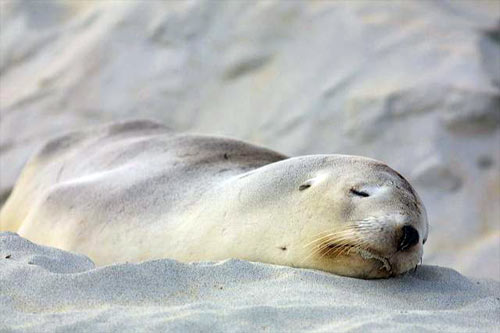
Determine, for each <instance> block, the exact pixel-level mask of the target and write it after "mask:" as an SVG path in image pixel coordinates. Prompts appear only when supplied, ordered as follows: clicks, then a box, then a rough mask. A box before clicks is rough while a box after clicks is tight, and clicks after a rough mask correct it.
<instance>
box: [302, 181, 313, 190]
mask: <svg viewBox="0 0 500 333" xmlns="http://www.w3.org/2000/svg"><path fill="white" fill-rule="evenodd" d="M313 182H314V179H308V180H306V181H305V182H303V183H302V184H300V186H299V191H304V190H306V189H308V188H309V187H311V186H312V184H313Z"/></svg>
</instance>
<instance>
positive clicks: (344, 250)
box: [327, 243, 392, 272]
mask: <svg viewBox="0 0 500 333" xmlns="http://www.w3.org/2000/svg"><path fill="white" fill-rule="evenodd" d="M327 248H328V250H329V251H332V250H333V253H336V254H338V255H342V254H345V255H350V254H351V253H353V252H354V253H356V254H358V255H359V256H360V257H361V258H363V259H365V260H370V259H375V260H378V261H380V262H381V263H382V266H381V267H380V270H382V269H385V270H386V271H387V272H392V266H391V263H390V261H389V259H387V258H386V257H383V256H381V255H380V254H378V253H377V252H376V251H373V250H370V249H367V248H362V247H359V246H355V245H349V244H342V245H339V244H335V243H332V244H329V245H328V246H327Z"/></svg>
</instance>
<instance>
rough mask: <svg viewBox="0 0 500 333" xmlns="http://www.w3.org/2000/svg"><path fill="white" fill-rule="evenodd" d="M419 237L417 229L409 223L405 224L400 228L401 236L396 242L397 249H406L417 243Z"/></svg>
mask: <svg viewBox="0 0 500 333" xmlns="http://www.w3.org/2000/svg"><path fill="white" fill-rule="evenodd" d="M419 239H420V237H419V234H418V231H417V229H415V228H414V227H412V226H411V225H405V226H403V227H402V228H401V236H400V237H399V241H398V244H397V250H398V251H406V250H408V249H410V248H412V247H413V246H415V245H416V244H418V241H419Z"/></svg>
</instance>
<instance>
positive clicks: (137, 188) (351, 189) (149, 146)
mask: <svg viewBox="0 0 500 333" xmlns="http://www.w3.org/2000/svg"><path fill="white" fill-rule="evenodd" d="M0 230H9V231H14V232H17V233H19V234H20V235H21V236H23V237H26V238H27V239H30V240H32V241H34V242H36V243H39V244H44V245H48V246H53V247H57V248H60V249H64V250H68V251H73V252H78V253H82V254H85V255H87V256H89V257H90V258H91V259H92V260H94V261H95V263H96V264H97V265H107V264H112V263H119V262H126V261H128V262H140V261H143V260H149V259H156V258H172V259H176V260H180V261H184V262H191V261H207V260H222V259H227V258H239V259H245V260H250V261H259V262H265V263H271V264H278V265H288V266H293V267H303V268H314V269H320V270H324V271H328V272H332V273H335V274H340V275H345V276H352V277H360V278H383V277H389V276H394V275H398V274H401V273H404V272H406V271H408V270H409V269H411V268H414V267H416V265H417V264H418V263H419V261H420V260H421V258H422V253H423V243H424V242H425V240H426V238H427V232H428V222H427V215H426V212H425V208H424V206H423V204H422V202H421V200H420V199H419V197H418V195H417V193H416V192H415V190H414V189H413V188H412V186H411V185H410V184H409V183H408V182H407V181H406V180H405V179H404V178H403V177H402V176H401V175H400V174H399V173H397V172H396V171H394V170H393V169H391V168H390V167H388V166H387V165H385V164H384V163H382V162H380V161H376V160H373V159H369V158H365V157H359V156H348V155H310V156H299V157H292V158H289V157H287V156H284V155H282V154H280V153H277V152H274V151H271V150H268V149H265V148H261V147H257V146H254V145H251V144H248V143H245V142H242V141H238V140H233V139H228V138H223V137H211V136H201V135H191V134H182V133H176V132H173V131H170V130H168V129H167V128H165V127H164V126H162V125H160V124H157V123H154V122H150V121H131V122H123V123H118V124H112V125H107V126H104V127H100V128H98V129H94V130H90V131H81V132H75V133H71V134H68V135H65V136H63V137H60V138H57V139H55V140H52V141H50V142H48V143H47V144H46V145H45V146H44V147H43V148H42V149H41V150H40V151H39V152H38V153H37V154H36V155H35V156H34V157H33V158H32V159H31V160H30V161H29V162H28V163H27V165H26V166H25V168H24V170H23V172H22V174H21V176H20V178H19V180H18V182H17V184H16V186H15V188H14V190H13V192H12V194H11V196H10V198H9V199H8V201H7V202H6V204H5V206H4V208H3V210H2V211H1V213H0Z"/></svg>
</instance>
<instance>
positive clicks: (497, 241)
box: [0, 0, 500, 279]
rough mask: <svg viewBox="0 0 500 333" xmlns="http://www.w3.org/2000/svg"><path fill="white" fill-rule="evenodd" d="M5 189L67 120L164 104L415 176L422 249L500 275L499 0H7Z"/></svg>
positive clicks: (131, 114) (284, 145) (436, 260)
mask: <svg viewBox="0 0 500 333" xmlns="http://www.w3.org/2000/svg"><path fill="white" fill-rule="evenodd" d="M0 15H1V16H0V18H1V20H0V24H1V25H0V116H1V123H0V192H1V197H2V200H5V198H6V196H7V195H8V192H9V190H10V189H11V187H12V186H13V184H14V182H15V180H16V177H17V176H18V174H19V172H20V170H21V168H22V166H23V164H24V163H25V161H26V160H27V158H28V157H29V155H30V154H32V153H33V152H34V151H35V150H36V149H37V148H38V147H39V146H40V145H41V144H42V143H43V142H44V141H45V140H47V139H48V138H50V137H52V136H56V135H58V134H59V133H63V132H66V131H69V130H72V129H80V128H82V127H85V126H92V125H95V124H100V123H104V122H109V121H112V120H118V119H120V120H122V119H127V118H152V119H156V120H160V121H162V122H163V123H165V124H167V125H168V126H170V127H171V128H173V129H176V130H179V131H194V132H202V133H207V134H223V135H228V136H232V137H235V138H240V139H244V140H247V141H250V142H253V143H255V144H260V145H265V146H267V147H270V148H273V149H275V150H278V151H280V152H283V153H286V154H289V155H304V154H315V153H344V154H357V155H365V156H369V157H373V158H376V159H379V160H382V161H385V162H386V163H388V164H389V165H390V166H392V167H393V168H395V169H397V170H398V171H400V172H401V173H402V174H403V175H405V176H406V178H407V179H409V181H410V182H411V183H412V184H413V185H414V186H415V187H416V189H417V191H418V192H419V194H420V195H421V197H422V200H423V201H424V203H425V205H426V207H427V210H428V215H429V220H430V223H431V225H432V226H431V231H430V235H429V240H428V242H427V244H426V247H425V251H426V255H425V257H424V263H426V264H438V265H442V266H449V267H453V268H455V269H457V270H458V271H460V272H461V273H463V274H465V275H469V276H476V277H491V278H495V279H500V167H499V165H500V129H499V128H500V2H499V1H471V2H467V1H454V2H452V1H422V2H413V1H394V2H390V3H389V2H382V1H371V2H363V1H351V2H347V1H307V2H306V1H260V2H253V1H243V0H242V1H238V0H233V1H155V0H147V1H126V0H122V1H118V0H117V1H97V0H96V1H83V0H73V1H71V0H69V1H5V0H2V1H0Z"/></svg>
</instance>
